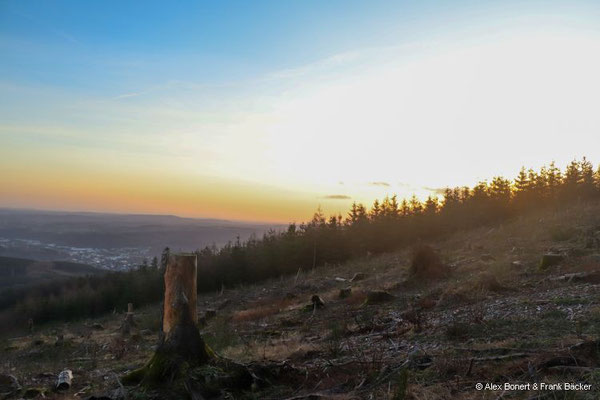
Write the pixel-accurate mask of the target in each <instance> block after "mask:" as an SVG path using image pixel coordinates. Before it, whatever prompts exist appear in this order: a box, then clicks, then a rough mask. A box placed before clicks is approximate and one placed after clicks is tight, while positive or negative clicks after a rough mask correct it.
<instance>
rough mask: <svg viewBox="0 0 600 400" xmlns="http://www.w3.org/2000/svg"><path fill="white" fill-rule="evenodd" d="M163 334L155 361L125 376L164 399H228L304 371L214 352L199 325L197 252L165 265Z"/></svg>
mask: <svg viewBox="0 0 600 400" xmlns="http://www.w3.org/2000/svg"><path fill="white" fill-rule="evenodd" d="M164 278H165V298H164V303H163V317H162V318H163V321H162V335H161V338H160V339H159V344H158V347H157V349H156V351H155V353H154V355H153V356H152V358H151V359H150V361H149V362H148V363H147V364H146V365H145V366H143V367H142V368H140V369H138V370H135V371H133V372H131V373H129V374H127V375H126V376H124V377H123V379H122V380H121V382H122V383H123V384H126V385H135V384H138V383H139V384H140V386H141V389H142V390H145V389H146V388H150V387H153V388H154V389H157V390H159V391H161V393H160V395H161V398H165V399H175V398H177V399H180V398H182V392H185V393H187V397H190V398H192V399H202V398H204V399H210V398H214V397H218V398H223V394H224V393H225V392H230V393H231V392H238V393H239V392H244V391H247V390H249V389H257V388H260V387H266V386H270V385H271V384H272V382H274V381H290V380H291V379H292V380H297V381H298V382H299V381H301V380H302V379H305V373H304V372H302V373H299V372H298V371H296V369H295V368H293V367H291V366H289V365H287V364H285V363H284V364H283V365H279V364H276V365H262V364H254V363H251V364H248V365H243V364H238V363H236V362H235V361H232V360H228V359H226V358H223V357H220V356H218V355H217V354H215V353H214V352H213V351H212V350H211V349H210V347H208V346H207V345H206V343H205V342H204V340H203V339H202V336H201V335H200V331H199V329H198V314H197V311H196V296H197V294H196V278H197V260H196V255H195V254H172V253H171V254H169V256H168V263H167V267H166V269H165V275H164ZM163 389H164V390H163Z"/></svg>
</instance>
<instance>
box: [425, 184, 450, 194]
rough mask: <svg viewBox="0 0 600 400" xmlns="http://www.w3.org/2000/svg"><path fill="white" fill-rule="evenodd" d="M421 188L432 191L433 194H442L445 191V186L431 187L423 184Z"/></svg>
mask: <svg viewBox="0 0 600 400" xmlns="http://www.w3.org/2000/svg"><path fill="white" fill-rule="evenodd" d="M423 189H425V190H427V191H429V192H432V193H434V194H439V195H441V194H444V192H445V191H446V188H445V187H442V188H432V187H427V186H423Z"/></svg>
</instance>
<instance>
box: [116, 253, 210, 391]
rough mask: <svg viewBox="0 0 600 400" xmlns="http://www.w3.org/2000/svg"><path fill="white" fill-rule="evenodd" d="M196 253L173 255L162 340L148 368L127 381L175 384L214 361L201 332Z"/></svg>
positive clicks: (166, 293) (167, 287)
mask: <svg viewBox="0 0 600 400" xmlns="http://www.w3.org/2000/svg"><path fill="white" fill-rule="evenodd" d="M196 275H197V260H196V254H193V253H192V254H169V256H168V262H167V268H166V271H165V298H164V306H163V324H162V331H163V335H162V339H161V341H160V343H159V346H158V348H157V349H156V352H155V353H154V356H153V357H152V359H151V360H150V362H149V363H148V364H146V366H145V367H143V368H141V369H139V370H137V371H134V372H132V373H131V374H129V375H127V376H126V377H125V378H124V380H125V381H126V382H131V383H134V382H139V381H143V382H149V383H161V382H163V381H165V380H169V381H172V380H173V379H175V378H176V377H177V376H178V375H179V373H180V371H181V370H182V369H187V368H189V367H195V366H200V365H203V364H205V363H207V362H208V361H210V360H211V359H213V358H214V353H213V352H212V351H211V350H210V348H208V347H207V346H206V344H205V343H204V340H203V339H202V337H201V336H200V332H199V331H198V315H197V312H196V297H197V294H196Z"/></svg>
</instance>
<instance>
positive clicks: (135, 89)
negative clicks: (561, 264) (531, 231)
mask: <svg viewBox="0 0 600 400" xmlns="http://www.w3.org/2000/svg"><path fill="white" fill-rule="evenodd" d="M598 71H600V3H599V2H597V1H563V2H558V1H543V2H542V1H514V2H513V1H452V2H450V1H418V2H417V1H415V2H403V1H381V0H371V1H368V2H367V1H335V0H333V1H327V2H323V1H252V2H248V1H239V2H238V1H223V2H203V1H193V2H192V1H190V2H186V1H181V2H176V3H175V4H172V2H153V1H143V2H142V1H139V2H136V1H127V2H124V1H85V2H82V1H6V0H0V207H15V208H38V209H57V210H74V211H75V210H76V211H81V210H85V211H109V212H124V213H155V214H176V215H181V216H192V217H211V218H224V219H234V220H246V221H271V222H293V221H296V222H300V221H303V220H307V219H309V218H310V217H311V215H312V213H313V212H314V211H315V210H316V209H317V207H319V206H320V207H321V208H322V209H323V211H324V212H325V213H327V214H330V213H338V212H340V213H342V214H344V213H345V212H346V211H347V210H348V209H349V207H350V205H351V203H352V202H353V201H357V202H364V203H368V204H370V203H371V202H372V201H373V200H374V199H375V198H382V197H384V196H385V195H388V194H389V195H392V194H398V195H399V197H400V198H402V197H409V196H411V195H412V194H416V195H417V196H419V197H420V198H422V199H423V198H425V197H426V196H428V195H433V194H435V193H436V190H439V189H440V188H443V187H446V186H463V185H473V184H474V183H476V182H477V181H479V180H482V179H490V178H492V177H493V176H496V175H503V176H506V177H514V176H515V175H516V174H517V172H518V170H519V169H520V167H521V166H526V167H533V168H539V167H540V166H542V165H544V164H548V163H549V162H550V161H556V163H557V165H558V166H561V167H563V166H564V165H566V164H567V163H568V162H569V161H571V160H573V159H574V158H581V157H582V156H587V158H588V159H590V160H591V161H592V162H594V163H598V162H600V146H598V145H599V144H600V140H599V137H600V136H599V133H600V112H598V105H599V104H600V74H599V73H598Z"/></svg>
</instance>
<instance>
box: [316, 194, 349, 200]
mask: <svg viewBox="0 0 600 400" xmlns="http://www.w3.org/2000/svg"><path fill="white" fill-rule="evenodd" d="M322 198H323V199H329V200H350V199H352V197H350V196H346V195H345V194H329V195H327V196H323V197H322Z"/></svg>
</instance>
